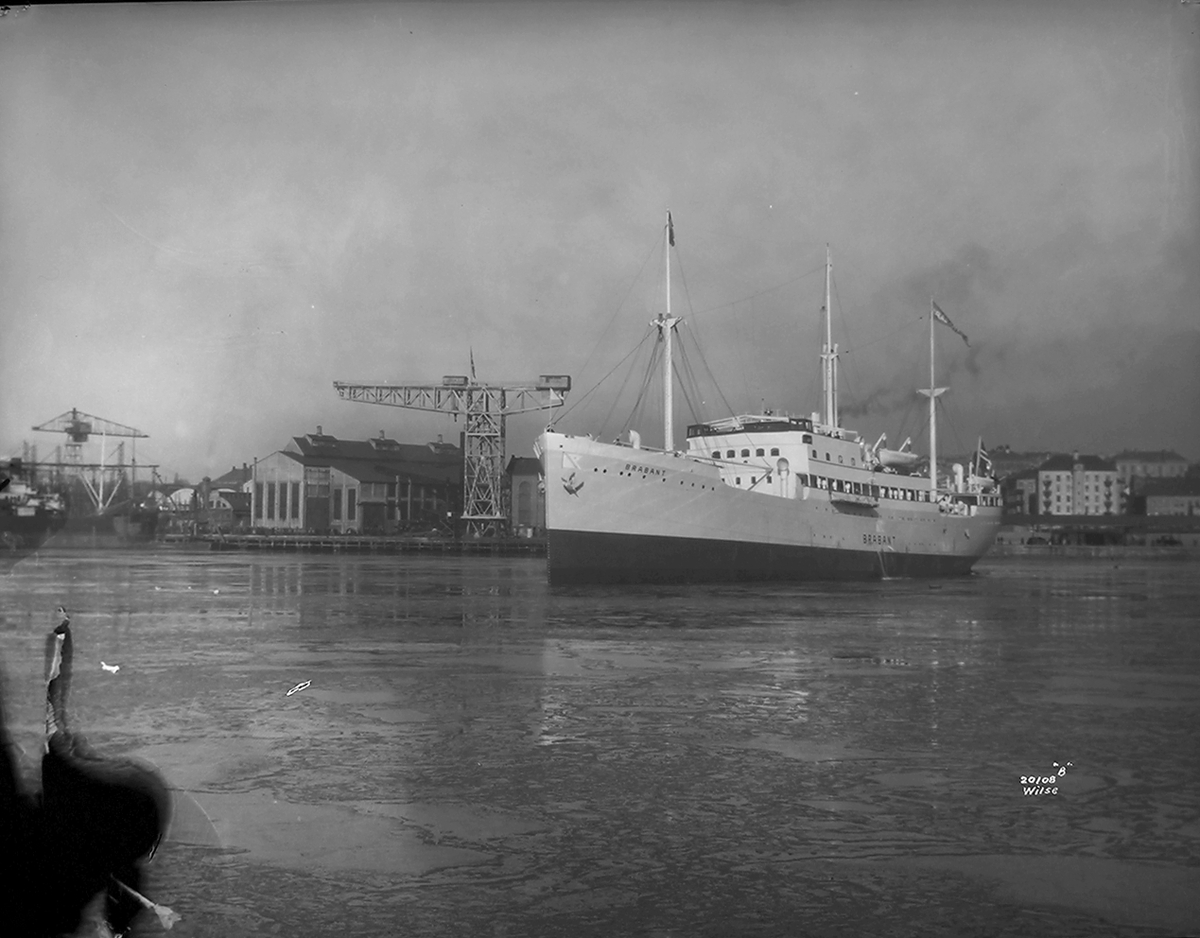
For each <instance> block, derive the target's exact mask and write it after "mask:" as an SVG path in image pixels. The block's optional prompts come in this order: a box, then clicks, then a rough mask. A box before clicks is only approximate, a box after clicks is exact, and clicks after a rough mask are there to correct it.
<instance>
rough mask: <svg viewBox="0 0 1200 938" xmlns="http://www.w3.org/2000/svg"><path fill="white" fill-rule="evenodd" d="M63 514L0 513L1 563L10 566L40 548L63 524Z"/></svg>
mask: <svg viewBox="0 0 1200 938" xmlns="http://www.w3.org/2000/svg"><path fill="white" fill-rule="evenodd" d="M63 520H64V519H63V518H62V516H61V515H52V514H47V513H38V514H37V515H26V516H17V515H11V514H4V515H0V565H3V566H10V565H12V564H14V563H16V562H17V561H19V560H23V559H24V558H25V557H28V556H29V555H30V554H32V553H34V552H35V551H36V550H38V549H39V548H40V547H41V546H42V545H43V544H45V543H46V541H47V540H48V539H49V538H50V537H51V536H52V535H53V534H55V532H57V531H58V530H60V529H61V528H62V526H63Z"/></svg>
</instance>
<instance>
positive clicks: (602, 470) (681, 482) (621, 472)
mask: <svg viewBox="0 0 1200 938" xmlns="http://www.w3.org/2000/svg"><path fill="white" fill-rule="evenodd" d="M592 472H599V473H602V474H604V475H607V474H608V470H607V469H600V468H599V467H597V466H593V467H592ZM617 475H621V476H623V475H627V476H629V477H630V478H633V477H634V476H635V475H638V473H636V472H626V471H625V470H624V469H621V470H619V471H618V472H617ZM642 478H643V479H645V478H646V476H645V474H642ZM659 481H661V482H666V481H667V478H666V476H663V477H662V479H660V480H659ZM683 481H684V480H683V479H680V480H679V484H680V485H683ZM695 487H696V483H695V482H693V483H692V488H695ZM700 488H702V489H707V488H709V486H707V485H705V484H704V483H703V482H701V483H700ZM712 490H713V491H714V492H715V491H716V486H712Z"/></svg>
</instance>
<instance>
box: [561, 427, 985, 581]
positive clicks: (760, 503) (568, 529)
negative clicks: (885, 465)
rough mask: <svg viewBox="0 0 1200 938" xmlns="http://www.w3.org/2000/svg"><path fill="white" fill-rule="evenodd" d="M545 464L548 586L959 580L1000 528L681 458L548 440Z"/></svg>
mask: <svg viewBox="0 0 1200 938" xmlns="http://www.w3.org/2000/svg"><path fill="white" fill-rule="evenodd" d="M542 462H543V471H544V483H545V493H546V509H547V569H548V574H549V579H550V582H551V583H552V584H559V583H564V584H566V583H639V582H644V583H654V582H736V581H752V580H791V581H804V580H839V579H853V580H870V579H881V578H891V577H950V576H961V575H964V574H967V573H969V572H970V571H971V568H972V566H973V565H974V564H975V562H976V561H978V559H979V558H980V557H981V556H982V555H983V554H984V553H986V552H987V549H988V548H989V547H990V545H991V543H992V540H993V539H994V537H995V533H996V531H997V530H998V528H999V509H998V507H997V508H972V509H971V512H972V513H971V514H969V515H964V514H956V513H945V512H943V511H941V510H940V509H939V507H938V506H937V505H936V504H931V503H928V502H918V501H905V502H901V503H899V504H887V503H884V502H880V503H876V504H851V503H846V501H844V500H839V498H838V497H835V496H831V493H829V492H819V491H811V490H804V491H801V492H800V493H798V494H799V496H800V497H795V495H796V494H797V493H795V491H794V486H793V490H792V494H793V497H787V498H783V497H776V496H774V495H771V494H767V493H763V492H748V491H745V490H739V489H737V488H734V487H732V486H729V485H726V484H725V483H724V482H723V481H722V480H721V474H720V470H719V469H718V468H717V467H716V466H714V465H712V464H710V463H706V462H705V461H703V460H697V459H693V458H690V457H688V456H686V455H683V454H678V453H664V452H661V451H649V450H645V449H640V450H639V449H634V448H630V447H628V446H623V445H615V444H607V443H601V442H599V441H596V440H591V439H588V438H586V437H574V436H568V435H562V434H557V433H552V432H550V433H547V434H545V435H544V436H543V438H542ZM777 481H778V480H776V482H777ZM885 481H888V482H895V481H899V477H890V478H888V479H886V480H885ZM906 482H907V485H909V486H910V487H913V488H916V487H918V486H920V484H921V481H920V480H917V479H913V478H908V479H907V480H906ZM909 494H914V495H915V494H916V493H911V492H910V493H909Z"/></svg>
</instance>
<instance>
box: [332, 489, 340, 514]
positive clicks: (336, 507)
mask: <svg viewBox="0 0 1200 938" xmlns="http://www.w3.org/2000/svg"><path fill="white" fill-rule="evenodd" d="M333 520H334V521H341V520H342V490H341V489H334V490H333Z"/></svg>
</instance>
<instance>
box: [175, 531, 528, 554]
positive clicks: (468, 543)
mask: <svg viewBox="0 0 1200 938" xmlns="http://www.w3.org/2000/svg"><path fill="white" fill-rule="evenodd" d="M161 540H162V541H163V542H164V543H171V544H176V543H177V544H180V545H184V544H187V545H196V546H198V545H201V544H208V549H209V550H258V551H275V552H293V553H325V554H331V553H332V554H337V553H347V554H349V553H353V554H497V555H505V556H513V555H522V554H525V555H531V556H538V555H543V556H544V555H545V553H546V539H545V538H538V537H498V538H450V537H412V536H408V537H399V536H389V535H378V534H376V535H370V534H364V535H358V534H196V535H172V534H168V535H165V536H163V537H162V538H161Z"/></svg>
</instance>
